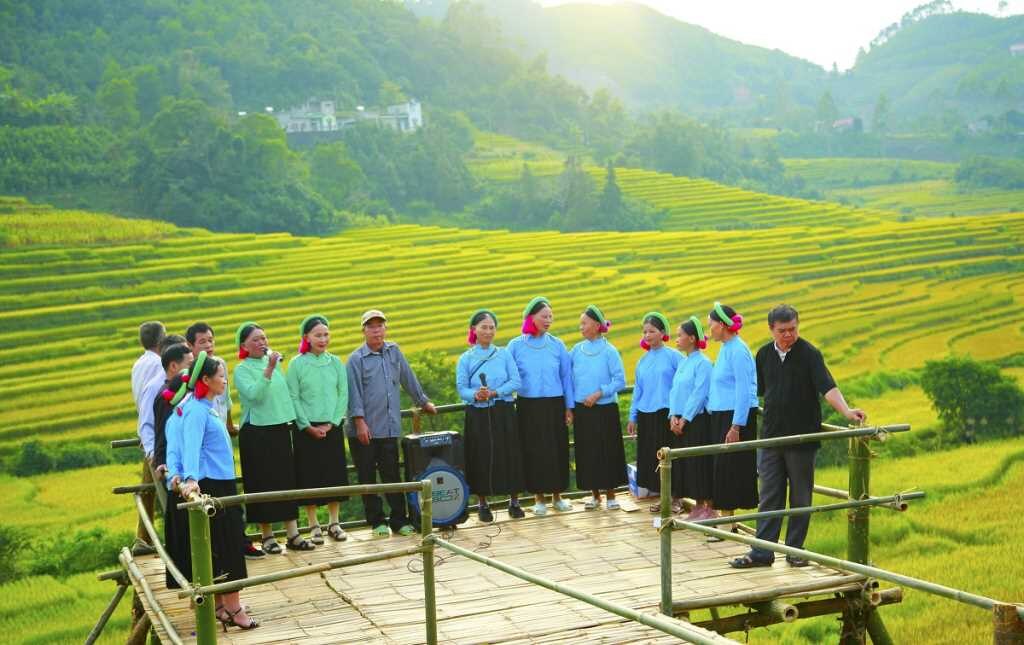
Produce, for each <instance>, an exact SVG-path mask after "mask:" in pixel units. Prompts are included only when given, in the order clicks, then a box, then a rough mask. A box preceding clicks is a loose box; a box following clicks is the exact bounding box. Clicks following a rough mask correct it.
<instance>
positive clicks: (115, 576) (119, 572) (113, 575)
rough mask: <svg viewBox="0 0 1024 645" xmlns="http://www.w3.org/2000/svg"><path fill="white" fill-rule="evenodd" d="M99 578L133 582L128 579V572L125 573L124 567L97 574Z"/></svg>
mask: <svg viewBox="0 0 1024 645" xmlns="http://www.w3.org/2000/svg"><path fill="white" fill-rule="evenodd" d="M96 579H97V580H116V581H117V582H118V584H126V585H127V584H131V582H130V581H129V580H128V574H127V573H125V571H124V569H114V570H113V571H104V572H103V573H99V574H97V575H96Z"/></svg>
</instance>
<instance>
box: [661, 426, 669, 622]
mask: <svg viewBox="0 0 1024 645" xmlns="http://www.w3.org/2000/svg"><path fill="white" fill-rule="evenodd" d="M658 458H659V462H658V475H659V476H660V477H661V524H660V525H659V527H658V531H659V539H660V541H661V549H660V550H661V613H663V614H665V615H666V616H671V615H672V525H671V523H672V457H670V456H669V448H668V447H667V446H666V447H664V448H662V449H661V450H659V451H658Z"/></svg>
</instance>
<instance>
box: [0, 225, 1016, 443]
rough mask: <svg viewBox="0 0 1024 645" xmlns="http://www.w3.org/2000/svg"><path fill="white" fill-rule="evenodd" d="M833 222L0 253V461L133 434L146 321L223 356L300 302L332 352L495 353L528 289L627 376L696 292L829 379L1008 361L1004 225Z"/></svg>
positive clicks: (399, 230) (408, 232)
mask: <svg viewBox="0 0 1024 645" xmlns="http://www.w3.org/2000/svg"><path fill="white" fill-rule="evenodd" d="M4 217H6V216H0V231H3V228H2V222H3V221H4V219H3V218H4ZM794 221H803V220H801V219H796V220H794ZM841 222H842V220H838V221H837V220H833V219H825V220H821V221H819V222H818V223H816V224H814V225H811V223H810V222H809V221H807V222H805V223H804V224H803V225H796V224H791V225H786V226H782V225H778V226H774V227H771V228H764V229H761V230H756V231H709V230H694V231H685V232H684V231H676V232H672V231H667V232H661V231H650V232H641V233H607V232H604V233H581V234H562V233H555V232H530V233H509V232H503V231H477V230H457V229H447V228H438V227H422V226H412V225H409V226H394V227H388V228H378V229H360V230H352V231H349V232H347V233H345V234H343V235H339V236H336V237H331V238H324V239H310V238H296V237H292V236H290V235H285V234H280V235H247V234H211V233H205V232H200V231H181V230H176V231H173V232H172V233H173V234H171V235H168V236H166V237H162V238H159V239H140V238H136V239H133V240H124V241H121V242H118V243H112V244H105V245H102V246H96V245H89V244H75V243H71V244H67V245H62V246H40V245H30V246H19V247H16V248H8V249H5V250H4V251H3V254H2V256H0V276H2V278H3V281H2V283H0V455H2V454H10V452H11V451H13V450H15V449H16V448H17V446H19V445H20V444H21V443H23V442H24V441H26V440H28V439H31V438H40V439H42V440H44V441H52V442H61V441H71V440H99V439H110V438H114V437H122V436H130V435H131V434H133V432H134V425H133V420H132V417H133V414H132V405H131V401H130V396H129V393H128V390H129V387H128V373H129V368H130V366H131V363H132V362H133V361H134V359H135V358H136V357H137V355H138V354H139V351H140V350H139V349H138V347H137V343H136V340H135V335H136V329H137V325H138V323H139V322H140V321H142V320H147V319H160V320H162V321H164V322H165V323H166V324H167V326H168V328H169V329H170V330H172V331H177V332H182V331H183V330H184V329H185V327H186V326H187V325H189V324H190V323H192V322H194V321H195V320H199V319H203V320H206V321H208V322H210V323H211V324H213V325H214V327H215V328H216V330H217V332H218V339H219V341H220V347H221V352H222V353H223V354H224V355H226V356H228V357H229V358H231V356H232V354H233V352H232V351H231V348H230V346H229V345H230V338H231V337H232V335H233V332H234V329H235V327H236V326H237V325H238V324H239V323H240V322H242V321H244V320H249V319H254V320H258V321H260V322H262V323H263V324H264V325H266V328H267V331H268V334H269V336H270V339H271V343H272V344H273V346H275V347H277V348H281V349H283V350H285V351H286V352H289V353H291V352H292V351H293V350H292V348H293V347H294V345H295V344H296V343H297V341H298V339H297V338H296V337H295V330H294V328H295V325H296V324H297V323H298V321H299V320H301V319H302V318H303V317H304V316H305V315H306V314H308V313H311V312H313V311H319V312H322V313H324V314H326V315H327V316H328V317H329V318H331V319H332V321H333V323H334V324H333V327H332V332H333V337H334V340H333V348H334V351H335V352H336V353H338V354H340V355H343V356H344V355H347V354H348V352H349V351H350V350H351V349H353V348H354V347H355V346H356V345H357V344H358V343H359V342H361V336H360V333H359V326H358V320H359V314H360V313H361V312H362V311H364V310H366V309H369V308H371V307H380V308H382V309H384V310H385V311H386V312H388V314H389V316H390V319H391V336H392V338H393V339H394V340H396V341H398V342H399V343H401V344H402V345H403V347H404V348H405V349H406V351H412V352H415V351H418V350H423V349H427V348H434V349H441V350H444V351H445V352H447V353H448V354H449V355H450V356H451V357H452V358H453V359H454V357H455V356H456V355H457V354H458V353H459V352H461V351H462V349H463V347H464V345H463V343H464V340H463V339H464V338H465V334H464V325H465V317H466V316H467V315H468V313H469V312H471V311H472V310H474V309H475V308H477V307H480V306H490V307H493V308H494V309H495V310H496V311H497V313H498V315H499V316H500V318H501V320H502V322H503V326H502V328H501V329H500V330H499V336H500V339H501V341H502V342H504V341H506V340H507V339H508V338H510V337H511V336H512V335H513V334H515V333H516V331H517V328H518V324H517V318H518V315H519V311H520V309H521V307H522V305H523V303H525V302H526V301H527V300H528V299H529V298H530V297H531V296H533V295H536V294H544V295H546V296H548V297H549V298H551V299H552V301H553V303H554V306H555V313H556V322H555V332H556V333H557V334H558V335H560V336H562V337H563V338H565V340H566V341H567V342H569V343H571V342H574V341H575V339H576V338H577V336H578V334H577V332H576V318H577V315H578V312H579V311H580V310H581V309H582V308H583V307H584V306H585V305H586V304H587V303H589V302H596V303H598V304H600V305H601V306H602V308H604V310H605V311H606V312H607V313H608V315H609V316H610V317H611V318H612V319H613V320H614V321H615V322H616V324H615V325H614V327H613V328H612V333H611V335H610V338H611V340H612V341H613V342H614V343H616V344H617V345H618V346H619V347H620V348H621V349H622V350H623V354H624V358H625V360H626V363H627V365H628V366H629V369H628V372H629V373H630V376H629V378H630V380H632V378H631V372H632V365H633V364H634V363H635V361H636V360H637V358H638V357H639V355H640V351H641V350H640V349H639V348H638V347H637V345H636V343H637V340H638V338H637V329H636V327H637V320H638V318H639V317H640V316H641V315H642V314H643V313H644V312H646V311H648V310H650V309H654V308H657V309H661V310H662V311H665V312H666V313H667V314H668V315H669V317H670V318H671V319H672V320H677V321H678V320H682V319H684V318H685V317H687V316H689V315H690V314H693V313H697V314H700V315H705V314H706V312H707V311H708V309H709V307H710V304H711V303H712V301H714V300H715V299H721V300H723V301H725V302H728V303H730V304H733V305H735V306H736V307H737V308H738V309H739V310H740V311H741V312H743V313H745V314H746V315H747V316H748V317H749V320H750V325H749V327H748V328H747V329H746V330H745V331H744V335H745V337H746V338H747V340H748V342H749V343H751V345H752V346H753V345H756V344H758V343H761V342H763V341H765V340H766V338H767V329H766V327H765V325H764V323H763V322H762V320H763V317H764V312H765V311H766V310H767V309H768V308H769V307H770V306H771V305H773V304H775V303H778V302H780V301H788V302H791V303H792V304H794V305H796V306H797V307H798V308H800V310H801V312H802V314H803V317H804V321H805V322H804V326H803V331H804V334H805V335H806V336H807V337H808V338H810V339H811V340H813V341H815V342H816V343H817V344H818V345H819V346H820V347H821V348H822V349H823V350H824V351H825V353H826V356H827V357H828V359H829V361H830V363H831V365H832V366H833V368H834V371H835V372H836V374H837V376H839V377H840V378H849V377H853V376H857V375H863V374H867V373H871V372H877V371H879V370H890V369H897V368H912V367H917V366H920V365H921V364H922V363H923V362H924V361H925V360H927V359H929V358H935V357H939V356H942V355H944V354H947V353H949V352H951V351H956V352H964V353H970V354H973V355H976V356H979V357H982V358H996V357H999V356H1006V355H1009V354H1014V353H1018V352H1021V351H1024V271H1021V266H1022V257H1021V254H1022V249H1024V245H1022V241H1024V218H1022V217H1021V216H1020V215H993V216H984V217H975V218H970V219H947V218H935V219H926V220H921V221H914V222H907V223H900V222H894V221H877V222H873V223H872V222H868V221H863V222H861V223H860V224H859V225H858V226H855V227H851V226H847V225H844V224H842V223H841ZM144 237H145V236H144ZM153 237H154V238H155V236H153ZM40 401H45V406H44V407H41V406H40ZM877 420H878V421H880V422H885V421H890V419H877ZM895 420H897V419H891V421H895Z"/></svg>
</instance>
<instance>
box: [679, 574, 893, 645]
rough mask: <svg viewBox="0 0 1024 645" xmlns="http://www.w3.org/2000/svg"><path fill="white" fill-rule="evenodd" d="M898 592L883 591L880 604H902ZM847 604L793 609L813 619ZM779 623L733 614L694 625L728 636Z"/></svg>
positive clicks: (836, 601)
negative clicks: (731, 633)
mask: <svg viewBox="0 0 1024 645" xmlns="http://www.w3.org/2000/svg"><path fill="white" fill-rule="evenodd" d="M899 591H900V588H899V587H893V588H892V589H886V590H885V591H883V592H882V600H881V604H883V605H891V604H894V603H898V602H902V600H903V596H902V595H901V594H899V593H898V592H899ZM854 602H858V601H854ZM849 603H850V601H849V600H848V599H846V598H845V597H840V598H825V599H822V600H809V601H805V602H799V603H796V604H795V605H794V607H795V608H796V610H797V611H798V612H800V618H814V617H816V616H828V615H831V614H836V613H839V612H841V611H843V610H844V609H845V608H846V607H847V606H848V605H849ZM780 622H782V621H780V620H778V619H776V618H775V617H773V616H770V615H768V614H763V613H754V614H735V615H733V616H727V617H725V618H721V617H718V618H716V619H714V620H706V621H701V622H699V623H694V625H695V626H697V627H704V628H705V629H714V630H715V631H717V632H719V633H722V634H728V633H729V632H745V631H749V630H751V629H754V628H757V627H768V626H769V625H775V624H778V623H780ZM876 645H877V644H876Z"/></svg>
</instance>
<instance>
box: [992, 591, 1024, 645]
mask: <svg viewBox="0 0 1024 645" xmlns="http://www.w3.org/2000/svg"><path fill="white" fill-rule="evenodd" d="M1020 611H1021V607H1019V606H1017V605H1010V604H1007V603H1002V602H997V603H996V604H995V606H994V607H992V627H993V630H992V642H993V643H995V645H1021V643H1024V619H1022V618H1021V615H1020Z"/></svg>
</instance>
